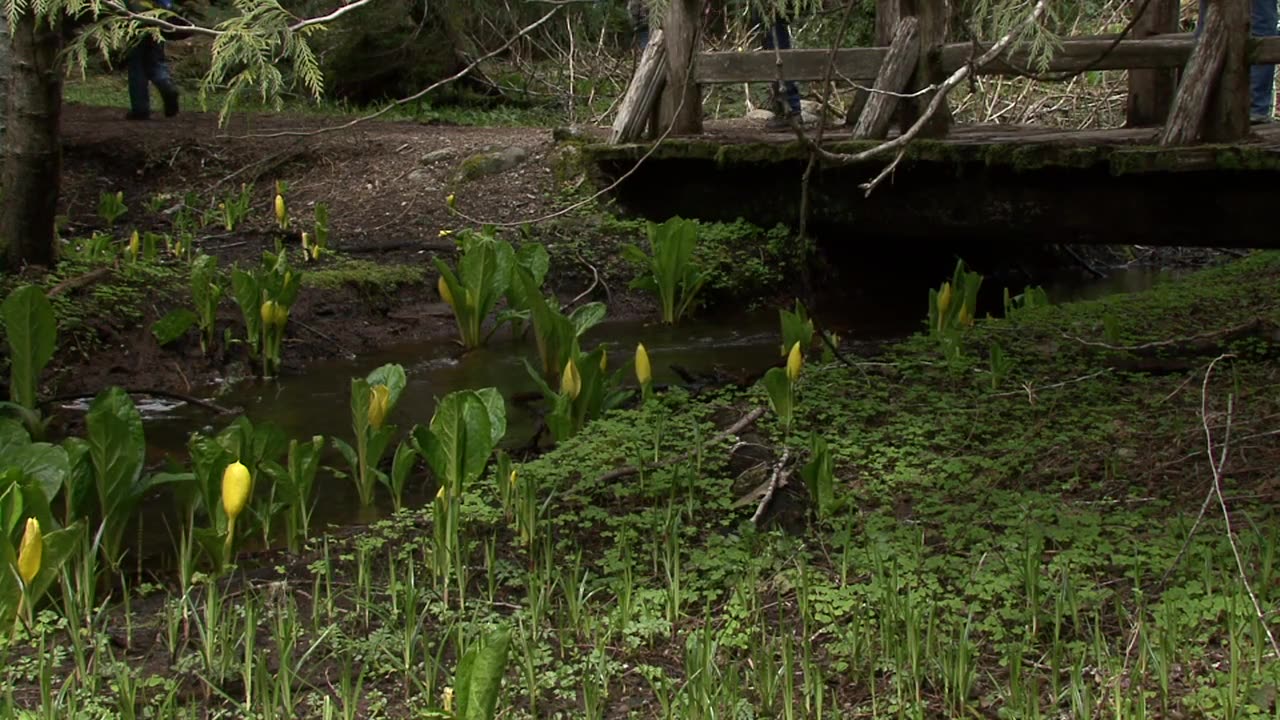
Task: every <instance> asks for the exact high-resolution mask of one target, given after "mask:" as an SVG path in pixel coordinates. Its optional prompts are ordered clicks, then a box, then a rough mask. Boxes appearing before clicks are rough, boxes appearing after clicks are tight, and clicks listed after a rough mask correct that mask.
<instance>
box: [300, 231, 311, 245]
mask: <svg viewBox="0 0 1280 720" xmlns="http://www.w3.org/2000/svg"><path fill="white" fill-rule="evenodd" d="M310 247H311V236H310V235H308V234H307V232H306V231H305V230H304V231H303V232H302V249H303V250H309V249H310Z"/></svg>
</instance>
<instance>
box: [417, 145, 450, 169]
mask: <svg viewBox="0 0 1280 720" xmlns="http://www.w3.org/2000/svg"><path fill="white" fill-rule="evenodd" d="M457 156H458V151H457V150H455V149H454V148H451V147H443V148H440V149H439V150H432V151H431V152H429V153H425V154H424V155H423V156H422V157H420V158H418V163H419V164H420V165H431V164H432V163H438V162H443V161H445V160H452V159H454V158H455V157H457Z"/></svg>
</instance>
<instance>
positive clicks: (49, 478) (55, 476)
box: [0, 443, 70, 502]
mask: <svg viewBox="0 0 1280 720" xmlns="http://www.w3.org/2000/svg"><path fill="white" fill-rule="evenodd" d="M0 458H4V459H3V460H0V463H2V464H4V465H8V466H9V467H13V468H16V469H17V470H19V471H20V472H21V473H22V474H23V476H24V477H25V478H26V479H28V480H30V481H31V482H33V483H35V484H36V486H37V487H39V488H40V492H41V493H43V494H44V498H45V502H53V498H54V497H56V496H57V494H58V491H59V490H61V489H62V485H63V483H64V482H66V479H67V475H68V473H69V471H70V464H69V461H68V460H67V451H66V450H64V449H63V448H62V447H60V446H58V445H50V444H48V443H32V444H30V445H27V446H26V447H24V448H21V449H18V450H16V451H15V452H6V453H3V454H0Z"/></svg>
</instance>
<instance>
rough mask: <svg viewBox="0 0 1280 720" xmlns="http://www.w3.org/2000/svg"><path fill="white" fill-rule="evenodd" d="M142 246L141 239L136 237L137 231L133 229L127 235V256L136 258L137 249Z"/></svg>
mask: <svg viewBox="0 0 1280 720" xmlns="http://www.w3.org/2000/svg"><path fill="white" fill-rule="evenodd" d="M141 247H142V239H141V238H139V237H138V231H137V230H134V231H133V234H132V235H130V236H129V256H130V257H132V258H133V259H134V260H137V259H138V250H139V248H141Z"/></svg>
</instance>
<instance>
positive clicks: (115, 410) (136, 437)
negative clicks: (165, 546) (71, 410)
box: [85, 387, 146, 567]
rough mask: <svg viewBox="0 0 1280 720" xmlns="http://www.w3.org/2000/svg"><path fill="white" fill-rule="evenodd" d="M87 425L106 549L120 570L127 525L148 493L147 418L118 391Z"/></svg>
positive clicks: (94, 409)
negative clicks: (145, 483)
mask: <svg viewBox="0 0 1280 720" xmlns="http://www.w3.org/2000/svg"><path fill="white" fill-rule="evenodd" d="M85 425H86V429H87V433H86V439H87V440H88V442H89V457H90V460H91V461H92V462H93V475H94V480H95V481H96V484H97V490H98V507H99V509H100V510H101V513H102V518H101V521H102V527H101V539H100V547H101V549H102V551H103V552H104V553H105V556H106V557H105V559H106V560H107V562H108V563H110V564H111V565H112V566H113V567H114V566H115V565H116V564H117V563H118V562H119V561H120V557H121V556H120V545H121V540H122V538H123V536H124V530H125V525H127V524H128V522H129V520H130V519H131V518H132V517H133V511H134V509H135V508H136V506H137V503H138V500H140V499H141V495H142V492H143V491H144V490H145V487H144V486H143V484H142V483H141V482H140V478H141V475H142V465H143V461H144V459H145V453H146V441H145V439H144V437H143V432H142V416H141V415H139V414H138V409H137V408H136V407H134V404H133V401H132V400H131V399H130V398H129V395H128V393H126V392H125V391H124V390H121V389H120V388H118V387H113V388H108V389H107V390H104V391H102V392H101V393H99V394H98V396H97V397H95V398H94V399H93V402H92V403H91V404H90V405H89V412H88V413H87V414H86V416H85Z"/></svg>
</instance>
